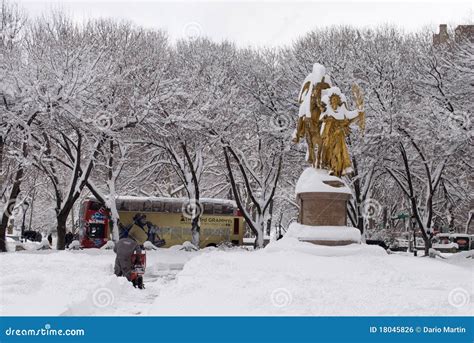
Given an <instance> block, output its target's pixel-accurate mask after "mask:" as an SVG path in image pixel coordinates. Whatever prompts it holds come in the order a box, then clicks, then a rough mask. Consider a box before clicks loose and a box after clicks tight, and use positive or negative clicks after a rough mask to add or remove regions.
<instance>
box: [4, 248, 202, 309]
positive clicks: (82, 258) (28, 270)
mask: <svg viewBox="0 0 474 343" xmlns="http://www.w3.org/2000/svg"><path fill="white" fill-rule="evenodd" d="M199 253H200V252H184V251H179V250H177V249H173V248H170V249H159V250H157V251H147V272H146V276H145V286H146V289H145V290H138V289H135V288H133V287H132V285H131V284H130V283H129V282H127V280H125V279H124V278H118V277H116V276H115V275H114V274H113V264H114V260H115V253H114V252H113V251H111V250H99V249H85V250H75V251H55V250H40V251H22V252H16V253H6V254H0V275H1V277H0V315H13V316H17V315H44V316H48V315H52V316H55V315H135V314H136V315H139V314H146V312H147V309H148V307H149V306H150V304H151V303H152V302H153V300H154V299H155V298H156V297H157V296H158V295H159V292H160V289H161V288H162V287H164V286H165V285H166V284H167V283H169V282H170V280H173V279H174V277H175V275H176V273H177V272H178V271H179V270H181V269H182V268H183V265H184V263H185V262H186V261H188V260H189V259H191V258H192V257H194V256H196V255H197V254H199Z"/></svg>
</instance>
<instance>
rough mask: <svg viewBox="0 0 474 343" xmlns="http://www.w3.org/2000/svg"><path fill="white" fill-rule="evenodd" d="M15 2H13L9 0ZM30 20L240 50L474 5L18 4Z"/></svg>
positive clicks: (412, 25)
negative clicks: (125, 28) (105, 25)
mask: <svg viewBox="0 0 474 343" xmlns="http://www.w3.org/2000/svg"><path fill="white" fill-rule="evenodd" d="M10 1H14V0H10ZM16 2H18V3H19V4H20V6H21V7H23V8H24V9H25V10H26V11H27V12H28V13H29V15H30V16H38V15H41V14H42V13H45V12H47V11H48V10H50V9H51V8H55V9H57V8H60V9H62V10H64V11H66V12H67V13H69V14H70V15H72V16H73V17H74V18H75V19H76V20H78V21H82V20H84V19H87V18H97V17H108V18H110V17H112V18H120V19H126V20H131V21H133V22H134V23H136V24H139V25H142V26H145V27H149V28H153V27H155V28H163V29H165V30H167V31H168V33H169V35H170V37H171V38H172V39H173V40H174V39H178V38H182V37H186V36H196V35H203V36H208V37H210V38H212V39H214V40H217V41H219V40H222V39H228V40H231V41H234V42H236V43H237V44H238V45H240V46H246V45H253V46H278V45H284V44H289V43H291V42H292V41H293V40H294V39H296V38H298V37H300V36H302V35H303V34H305V33H306V32H308V31H311V30H312V29H314V28H317V27H325V26H330V25H333V24H336V25H337V24H350V25H355V26H358V27H364V26H376V25H379V24H383V23H388V24H394V25H397V26H399V27H401V28H403V29H404V30H406V31H415V30H418V29H419V28H421V27H424V26H429V27H430V28H432V29H433V30H436V28H437V26H438V24H440V23H447V24H450V25H458V24H463V23H464V24H468V23H472V20H473V8H474V7H473V4H474V2H472V1H464V0H451V1H440V0H438V1H436V0H435V1H426V0H421V1H420V0H418V1H416V0H415V1H408V0H406V1H373V0H372V1H355V0H346V1H338V2H335V1H327V0H325V1H290V0H288V1H196V0H195V1H190V0H188V1H158V0H145V1H143V0H142V1H136V0H133V1H112V0H99V1H91V0H89V1H80V0H79V1H78V0H63V1H43V0H17V1H16Z"/></svg>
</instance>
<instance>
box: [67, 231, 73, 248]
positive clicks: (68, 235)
mask: <svg viewBox="0 0 474 343" xmlns="http://www.w3.org/2000/svg"><path fill="white" fill-rule="evenodd" d="M65 240H66V248H69V245H70V244H71V243H72V241H73V240H74V234H73V233H72V232H70V231H69V232H68V233H66V237H65Z"/></svg>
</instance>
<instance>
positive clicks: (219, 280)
mask: <svg viewBox="0 0 474 343" xmlns="http://www.w3.org/2000/svg"><path fill="white" fill-rule="evenodd" d="M472 276H473V274H472V259H471V260H469V262H468V264H467V265H463V266H457V265H452V264H449V263H446V262H445V261H442V260H435V259H431V258H428V257H426V258H413V257H411V256H401V255H393V254H392V255H389V254H387V253H386V252H385V251H384V250H383V249H382V248H379V247H376V246H367V245H358V244H353V245H350V246H344V247H326V246H316V245H313V244H311V243H303V242H299V241H297V240H296V239H294V238H284V239H282V240H280V241H278V242H273V243H271V244H270V245H269V246H267V247H266V248H265V249H263V250H262V251H255V252H238V251H236V252H213V253H212V255H211V254H209V255H207V254H203V255H201V256H198V257H196V258H194V259H193V260H191V261H189V262H188V263H187V264H186V265H185V267H184V270H183V271H182V272H180V273H179V274H178V278H177V282H176V285H175V286H173V287H167V288H165V289H163V291H162V293H161V295H160V297H158V298H157V299H156V300H155V303H154V304H153V307H152V309H151V311H150V314H152V315H183V314H184V315H351V316H353V315H355V316H358V315H405V316H409V315H470V314H472V313H473V312H472V309H473V307H472V303H471V302H469V298H472V292H473V290H472Z"/></svg>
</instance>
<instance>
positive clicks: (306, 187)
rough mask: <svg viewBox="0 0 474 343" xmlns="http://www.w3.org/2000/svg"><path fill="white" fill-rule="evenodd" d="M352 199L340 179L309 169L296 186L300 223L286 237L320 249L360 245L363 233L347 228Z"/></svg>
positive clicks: (348, 190)
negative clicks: (321, 246) (349, 204)
mask: <svg viewBox="0 0 474 343" xmlns="http://www.w3.org/2000/svg"><path fill="white" fill-rule="evenodd" d="M351 196H352V193H351V190H350V189H349V187H347V185H346V184H345V183H344V181H343V180H341V179H340V178H338V177H336V176H333V175H329V172H328V171H327V170H321V169H315V168H307V169H306V170H304V171H303V173H302V174H301V176H300V178H299V180H298V182H297V184H296V200H297V202H298V205H299V207H300V210H299V216H298V223H293V224H292V225H290V228H289V230H288V232H287V235H290V237H295V238H298V239H299V240H300V241H305V242H311V243H314V244H321V245H331V246H337V245H348V244H353V243H360V231H359V230H358V229H356V228H353V227H347V201H349V199H350V198H351Z"/></svg>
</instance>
